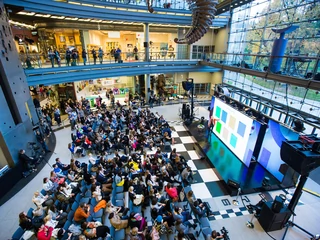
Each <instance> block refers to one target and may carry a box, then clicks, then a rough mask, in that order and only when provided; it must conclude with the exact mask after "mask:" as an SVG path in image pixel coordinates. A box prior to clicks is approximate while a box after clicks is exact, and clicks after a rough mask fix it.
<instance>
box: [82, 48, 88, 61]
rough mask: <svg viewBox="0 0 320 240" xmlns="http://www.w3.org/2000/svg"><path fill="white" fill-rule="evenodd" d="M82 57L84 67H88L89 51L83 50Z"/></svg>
mask: <svg viewBox="0 0 320 240" xmlns="http://www.w3.org/2000/svg"><path fill="white" fill-rule="evenodd" d="M81 57H82V60H83V65H86V63H87V51H86V49H85V48H84V49H82V53H81Z"/></svg>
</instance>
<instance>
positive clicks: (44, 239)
mask: <svg viewBox="0 0 320 240" xmlns="http://www.w3.org/2000/svg"><path fill="white" fill-rule="evenodd" d="M52 231H53V227H48V226H45V225H42V226H41V227H40V228H39V230H38V233H37V239H38V240H50V238H51V236H52Z"/></svg>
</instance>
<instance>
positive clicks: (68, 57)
mask: <svg viewBox="0 0 320 240" xmlns="http://www.w3.org/2000/svg"><path fill="white" fill-rule="evenodd" d="M71 54H72V52H71V51H70V49H69V48H67V50H66V66H68V67H69V66H70V60H71Z"/></svg>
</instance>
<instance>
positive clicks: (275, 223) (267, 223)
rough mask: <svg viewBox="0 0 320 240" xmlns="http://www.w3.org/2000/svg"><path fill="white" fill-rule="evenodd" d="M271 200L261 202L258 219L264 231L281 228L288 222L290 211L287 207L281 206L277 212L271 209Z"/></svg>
mask: <svg viewBox="0 0 320 240" xmlns="http://www.w3.org/2000/svg"><path fill="white" fill-rule="evenodd" d="M271 207H272V202H265V203H263V206H262V209H261V212H260V216H259V218H258V221H259V223H260V225H261V227H262V228H263V229H264V230H265V231H266V232H271V231H276V230H280V229H282V228H283V227H284V226H285V224H286V223H287V222H288V220H289V218H290V216H291V212H290V211H289V210H288V209H287V208H282V209H281V210H280V212H279V213H275V212H273V210H272V209H271Z"/></svg>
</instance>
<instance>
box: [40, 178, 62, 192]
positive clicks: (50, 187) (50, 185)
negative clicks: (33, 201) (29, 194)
mask: <svg viewBox="0 0 320 240" xmlns="http://www.w3.org/2000/svg"><path fill="white" fill-rule="evenodd" d="M57 187H58V184H57V183H54V182H52V181H51V180H50V179H49V178H47V177H45V178H43V185H42V188H43V189H44V190H45V191H46V193H47V194H49V195H50V194H52V193H53V192H55V191H56V189H57Z"/></svg>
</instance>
